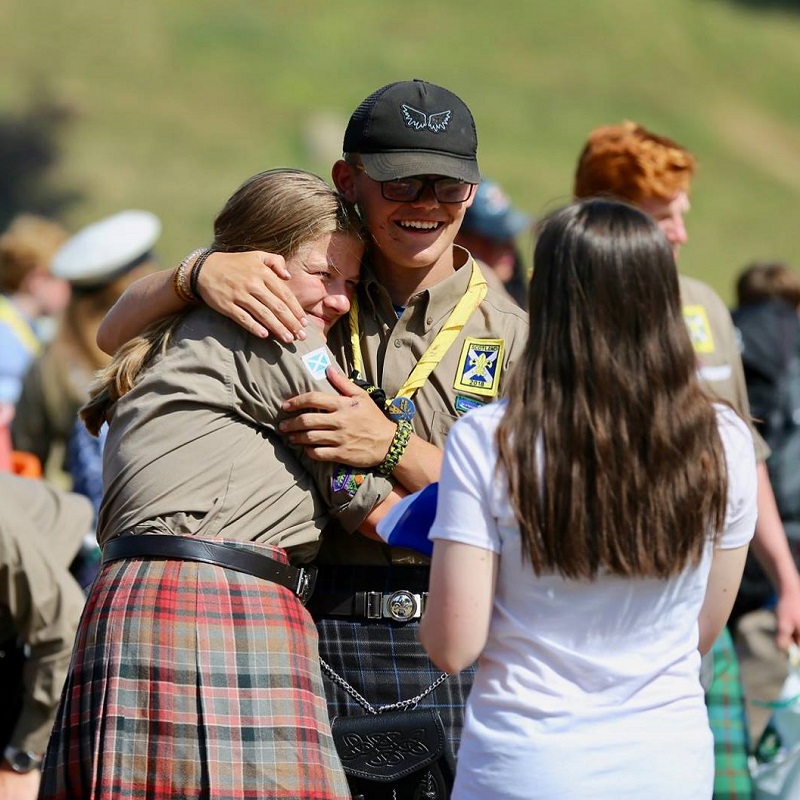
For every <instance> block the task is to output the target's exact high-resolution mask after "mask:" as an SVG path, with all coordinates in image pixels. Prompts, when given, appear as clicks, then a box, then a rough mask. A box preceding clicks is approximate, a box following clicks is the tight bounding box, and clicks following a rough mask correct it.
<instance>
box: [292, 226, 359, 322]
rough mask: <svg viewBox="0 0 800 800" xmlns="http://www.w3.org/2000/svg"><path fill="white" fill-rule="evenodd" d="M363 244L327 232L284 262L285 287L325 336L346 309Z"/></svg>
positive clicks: (349, 237) (356, 280) (348, 306)
mask: <svg viewBox="0 0 800 800" xmlns="http://www.w3.org/2000/svg"><path fill="white" fill-rule="evenodd" d="M363 254H364V245H363V243H362V242H361V241H360V240H359V239H358V238H357V237H355V236H352V235H350V234H347V233H330V234H327V235H326V236H321V237H320V238H319V239H315V240H314V241H313V242H310V243H309V244H306V245H304V246H303V247H301V248H300V249H299V250H298V251H297V252H296V253H295V254H294V256H292V257H291V258H289V259H287V260H286V267H287V269H288V270H289V272H290V273H291V277H290V278H289V280H288V284H289V286H290V288H291V290H292V292H294V295H295V297H297V300H298V302H299V303H300V305H301V306H302V307H303V310H304V311H305V312H306V314H307V315H308V318H309V319H310V320H311V321H312V322H313V323H314V324H315V325H317V326H318V327H319V328H320V329H321V330H322V332H323V334H324V335H326V336H327V333H328V331H329V330H330V328H331V325H333V323H334V322H336V320H337V319H339V317H341V316H342V315H343V314H346V313H347V312H348V311H349V310H350V301H351V300H352V298H353V293H354V292H355V289H356V286H357V285H358V280H359V273H360V270H361V257H362V256H363Z"/></svg>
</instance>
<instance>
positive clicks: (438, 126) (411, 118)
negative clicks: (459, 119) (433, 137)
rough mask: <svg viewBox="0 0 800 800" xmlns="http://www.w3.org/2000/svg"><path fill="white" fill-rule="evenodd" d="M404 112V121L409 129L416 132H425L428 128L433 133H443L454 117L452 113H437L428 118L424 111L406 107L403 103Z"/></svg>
mask: <svg viewBox="0 0 800 800" xmlns="http://www.w3.org/2000/svg"><path fill="white" fill-rule="evenodd" d="M400 108H401V110H402V112H403V119H404V120H405V122H406V125H407V126H408V127H409V128H413V129H414V130H415V131H424V130H425V128H427V129H428V130H429V131H432V132H433V133H441V132H442V131H444V130H446V129H447V126H448V125H449V124H450V118H451V117H452V116H453V112H452V111H449V110H448V111H437V112H436V113H435V114H431V115H430V116H428V115H427V114H426V113H425V112H424V111H420V110H419V109H418V108H414V107H413V106H409V105H406V104H405V103H403V104H402V105H401V106H400Z"/></svg>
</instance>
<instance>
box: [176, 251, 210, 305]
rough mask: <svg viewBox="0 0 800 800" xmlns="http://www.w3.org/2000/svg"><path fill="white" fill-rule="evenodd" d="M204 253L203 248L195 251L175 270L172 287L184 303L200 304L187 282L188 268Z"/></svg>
mask: <svg viewBox="0 0 800 800" xmlns="http://www.w3.org/2000/svg"><path fill="white" fill-rule="evenodd" d="M202 252H203V248H202V247H201V248H200V249H198V250H193V251H192V252H191V253H189V255H188V256H186V258H184V259H183V261H181V263H180V264H178V266H177V267H176V268H175V272H174V273H173V274H172V286H173V288H174V289H175V294H177V295H178V297H179V298H180V299H181V300H183V302H184V303H197V302H199V300H198V298H197V297H195V296H194V295H193V294H192V291H191V288H190V286H189V283H188V282H187V280H186V267H187V266H188V264H189V262H190V261H191V260H192V259H193V258H195V257H196V256H199V255H200V254H201V253H202Z"/></svg>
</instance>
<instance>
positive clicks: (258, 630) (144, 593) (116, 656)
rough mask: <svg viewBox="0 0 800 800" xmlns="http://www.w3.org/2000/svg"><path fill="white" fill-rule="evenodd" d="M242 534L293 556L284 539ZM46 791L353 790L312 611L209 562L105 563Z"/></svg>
mask: <svg viewBox="0 0 800 800" xmlns="http://www.w3.org/2000/svg"><path fill="white" fill-rule="evenodd" d="M236 544H237V545H238V546H241V547H246V548H249V549H252V550H255V551H257V552H262V553H265V554H266V555H269V556H271V557H272V558H276V559H279V560H281V561H284V562H286V556H285V553H284V551H283V550H280V549H278V548H273V547H267V546H264V545H257V544H254V543H250V542H236ZM40 796H41V797H44V798H48V800H68V799H71V798H74V799H75V800H78V798H81V800H116V799H117V798H119V800H122V798H125V800H129V798H148V800H168V798H169V800H172V798H204V800H205V799H208V800H234V798H235V799H236V800H241V799H243V798H287V800H288V798H313V799H314V800H328V799H330V800H338V799H339V798H349V797H350V794H349V791H348V787H347V781H346V779H345V776H344V773H343V771H342V769H341V765H340V763H339V760H338V757H337V756H336V751H335V748H334V745H333V740H332V738H331V733H330V724H329V721H328V715H327V710H326V707H325V700H324V691H323V687H322V678H321V675H320V669H319V663H318V653H317V635H316V630H315V628H314V624H313V622H312V620H311V617H310V615H309V614H308V612H307V611H306V609H305V608H303V606H302V605H301V603H300V601H299V600H298V599H297V598H296V597H295V595H294V594H292V592H290V591H289V590H288V589H285V588H283V587H281V586H278V585H277V584H274V583H271V582H268V581H264V580H260V579H258V578H255V577H253V576H250V575H246V574H243V573H239V572H235V571H233V570H227V569H224V568H222V567H217V566H213V565H210V564H203V563H197V562H190V561H172V560H157V559H153V560H150V559H144V558H135V559H130V560H124V561H113V562H110V563H108V564H106V565H104V566H103V567H102V569H101V570H100V573H99V574H98V576H97V578H96V580H95V582H94V584H93V585H92V588H91V592H90V595H89V598H88V600H87V604H86V607H85V610H84V613H83V617H82V619H81V623H80V628H79V631H78V634H77V638H76V643H75V647H74V650H73V655H72V662H71V665H70V673H69V676H68V678H67V682H66V685H65V688H64V692H63V695H62V699H61V704H60V706H59V709H58V716H57V719H56V722H55V726H54V728H53V733H52V735H51V739H50V743H49V746H48V749H47V753H46V757H45V762H44V765H43V770H42V784H41V793H40Z"/></svg>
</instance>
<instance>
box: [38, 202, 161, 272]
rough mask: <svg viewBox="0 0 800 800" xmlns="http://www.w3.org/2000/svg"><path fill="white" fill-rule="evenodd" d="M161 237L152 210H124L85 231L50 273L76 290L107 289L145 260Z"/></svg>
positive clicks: (70, 242) (62, 249)
mask: <svg viewBox="0 0 800 800" xmlns="http://www.w3.org/2000/svg"><path fill="white" fill-rule="evenodd" d="M160 235H161V221H160V220H159V218H158V217H157V216H156V215H155V214H152V213H151V212H149V211H133V210H131V211H121V212H120V213H119V214H114V215H112V216H110V217H106V218H105V219H101V220H100V221H99V222H93V223H92V224H91V225H87V226H86V227H85V228H81V230H79V231H78V232H77V233H76V234H75V235H74V236H72V237H71V238H69V239H68V240H67V241H66V242H65V243H64V244H63V245H62V246H61V247H60V248H59V250H58V251H57V252H56V254H55V256H54V257H53V261H52V263H51V265H50V271H51V272H52V274H53V275H56V276H57V277H59V278H65V279H66V280H68V281H69V282H70V283H72V284H73V285H74V286H76V287H91V286H103V285H105V284H107V283H110V282H111V281H113V280H114V279H116V278H117V277H119V276H121V275H124V274H125V272H127V271H128V270H129V269H131V268H133V267H134V266H136V265H137V264H138V263H140V262H141V261H142V260H143V256H146V255H147V254H148V253H149V252H150V250H151V249H152V247H153V245H154V244H155V243H156V241H157V240H158V237H159V236H160Z"/></svg>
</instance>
